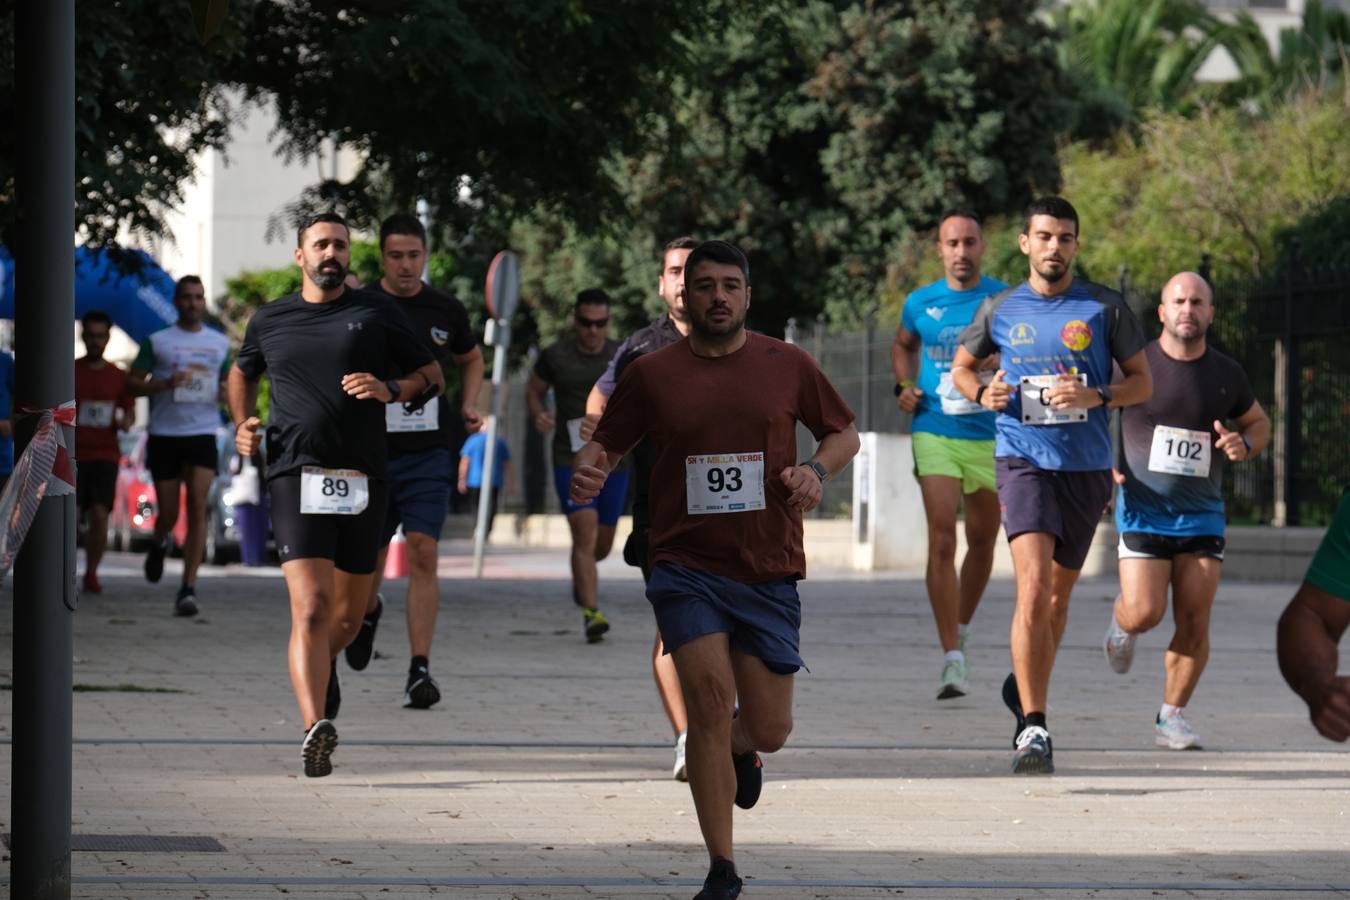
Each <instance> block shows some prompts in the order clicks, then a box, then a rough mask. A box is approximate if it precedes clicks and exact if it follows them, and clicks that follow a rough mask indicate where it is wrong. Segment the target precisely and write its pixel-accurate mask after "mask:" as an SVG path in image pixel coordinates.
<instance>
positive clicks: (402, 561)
mask: <svg viewBox="0 0 1350 900" xmlns="http://www.w3.org/2000/svg"><path fill="white" fill-rule="evenodd" d="M384 577H385V578H407V577H408V539H407V538H405V537H404V536H403V526H402V525H400V526H398V530H397V531H395V532H394V536H393V538H391V539H390V541H389V553H388V554H387V555H386V556H385V558H384Z"/></svg>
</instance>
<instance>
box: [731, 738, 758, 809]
mask: <svg viewBox="0 0 1350 900" xmlns="http://www.w3.org/2000/svg"><path fill="white" fill-rule="evenodd" d="M731 764H732V766H733V767H734V768H735V769H736V805H737V806H739V807H740V808H741V809H753V808H754V806H755V804H756V803H758V802H759V794H760V791H762V790H763V789H764V763H763V762H762V761H761V760H760V758H759V754H758V753H756V752H755V751H753V750H751V751H750V752H749V753H742V754H740V755H737V754H735V753H733V754H731Z"/></svg>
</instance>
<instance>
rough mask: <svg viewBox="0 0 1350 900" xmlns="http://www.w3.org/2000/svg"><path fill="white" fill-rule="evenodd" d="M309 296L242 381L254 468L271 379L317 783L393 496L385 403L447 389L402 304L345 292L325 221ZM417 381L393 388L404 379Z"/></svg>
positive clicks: (336, 247)
mask: <svg viewBox="0 0 1350 900" xmlns="http://www.w3.org/2000/svg"><path fill="white" fill-rule="evenodd" d="M297 243H298V244H299V246H298V247H297V248H296V251H295V260H296V262H297V263H299V264H300V268H301V271H302V272H303V273H304V281H303V284H302V286H301V289H300V293H298V294H291V295H289V296H286V297H282V298H281V299H279V300H274V301H272V302H271V303H268V304H266V305H265V306H263V307H262V308H261V309H259V310H258V311H257V312H256V313H254V314H253V317H252V318H251V319H250V320H249V323H248V327H247V329H246V331H245V333H244V343H243V346H242V347H241V348H240V350H239V356H238V357H237V358H236V360H235V364H234V366H233V367H232V368H231V369H230V376H229V399H230V413H231V415H232V416H233V418H234V422H235V443H236V445H237V446H238V449H239V453H240V455H242V456H252V455H254V454H255V453H257V452H258V449H259V447H260V446H262V445H263V443H264V442H263V437H264V434H263V433H262V432H260V428H261V427H262V423H261V422H260V420H259V419H258V418H257V416H256V414H255V410H256V401H257V383H258V379H259V378H260V377H261V376H262V375H263V374H264V373H266V374H267V375H268V377H269V378H270V380H271V411H270V413H269V415H268V421H267V425H266V428H265V435H266V478H267V487H268V492H269V494H270V495H271V512H272V533H273V535H274V536H275V538H276V543H277V551H278V553H279V554H280V556H281V568H282V571H283V572H284V573H285V576H286V587H287V589H288V590H289V592H290V600H291V640H290V651H289V654H290V668H291V682H292V684H293V685H294V687H295V696H296V700H297V701H298V703H299V706H300V715H301V717H302V718H303V721H304V725H305V738H304V742H303V744H302V745H301V756H302V758H303V760H304V767H305V774H306V775H308V776H311V777H316V776H320V775H327V774H329V773H330V772H332V770H333V764H332V761H331V759H330V757H331V756H332V753H333V750H334V749H335V748H336V747H337V729H336V728H334V726H333V723H332V721H331V720H332V719H334V718H336V716H337V711H338V705H339V704H340V703H341V697H340V695H339V694H338V693H337V690H336V687H337V684H336V681H335V680H334V679H331V678H330V677H329V676H330V674H331V672H332V671H333V661H334V660H335V659H336V658H337V654H338V653H339V652H340V651H341V650H342V648H343V647H345V646H346V645H347V644H348V643H349V642H350V641H351V639H352V638H353V637H354V636H355V634H356V631H357V629H358V627H359V626H360V622H361V614H362V612H363V611H364V610H365V608H366V600H367V598H368V597H369V596H370V582H371V577H372V573H373V572H374V571H375V557H376V553H377V552H378V550H379V539H380V529H381V527H382V526H383V524H384V514H385V504H386V498H387V490H386V487H385V458H386V455H387V448H386V445H385V438H384V429H383V425H384V416H385V411H384V408H383V404H388V403H392V402H394V401H396V400H398V401H403V402H412V401H415V400H416V399H417V398H419V397H421V396H423V392H424V391H425V390H426V388H427V387H428V386H429V385H431V386H434V387H435V388H436V390H437V391H439V390H440V389H441V388H442V387H443V386H444V379H443V376H442V374H441V370H440V366H438V365H437V364H436V362H435V360H434V359H432V357H431V354H430V353H428V352H427V350H426V349H425V348H424V347H423V346H422V342H421V341H420V340H418V338H417V336H416V335H415V334H414V333H413V330H412V324H411V323H410V322H409V321H408V318H407V316H406V315H405V314H404V313H403V311H402V309H400V308H399V307H398V306H397V305H396V304H394V303H392V302H390V301H389V300H388V299H386V298H384V297H381V296H379V295H377V294H373V293H371V292H369V291H363V290H354V289H351V288H348V287H346V285H345V284H344V283H343V279H344V277H345V276H346V274H347V265H348V261H349V259H350V244H349V237H348V230H347V225H346V223H345V222H344V221H343V220H342V218H341V217H340V216H338V215H336V214H334V213H324V214H322V215H319V216H316V217H315V218H313V219H311V220H310V221H309V222H308V223H307V224H306V225H304V226H302V227H301V228H300V231H299V234H298V238H297ZM405 373H406V375H405V377H398V378H396V377H391V376H396V375H404V374H405Z"/></svg>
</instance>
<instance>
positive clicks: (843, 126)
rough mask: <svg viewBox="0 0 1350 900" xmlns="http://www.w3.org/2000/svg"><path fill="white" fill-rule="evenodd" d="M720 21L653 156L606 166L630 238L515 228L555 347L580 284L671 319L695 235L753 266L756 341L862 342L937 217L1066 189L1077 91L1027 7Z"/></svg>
mask: <svg viewBox="0 0 1350 900" xmlns="http://www.w3.org/2000/svg"><path fill="white" fill-rule="evenodd" d="M723 21H724V27H722V28H720V29H708V30H703V31H697V30H695V31H690V32H688V33H687V34H684V35H682V36H681V37H682V39H683V40H687V41H689V42H690V46H689V48H688V50H687V52H688V54H689V55H690V56H691V57H692V58H694V59H697V60H698V62H699V65H698V68H697V70H696V71H694V72H692V73H690V74H688V75H687V76H685V77H683V78H680V79H676V80H674V81H672V82H671V83H670V86H669V97H670V100H669V108H670V113H669V115H668V116H666V117H665V118H664V119H663V120H662V121H659V122H657V123H655V124H654V125H653V132H652V133H653V137H654V140H655V142H656V143H657V144H659V145H660V149H659V150H656V151H652V152H648V153H644V154H640V155H627V156H620V157H618V158H615V159H613V160H612V161H611V163H610V166H611V171H612V172H613V173H614V178H615V180H616V181H618V182H620V183H622V184H624V185H625V192H624V197H625V201H626V210H625V213H624V215H623V216H622V217H620V221H622V222H623V223H624V224H623V225H622V226H619V227H611V228H608V229H596V228H586V227H579V226H574V225H572V224H569V223H567V222H565V221H561V220H559V219H557V218H550V217H549V216H547V215H545V216H542V217H533V218H531V219H528V220H523V221H521V222H518V223H517V224H516V226H515V231H513V232H512V235H513V240H514V241H515V243H516V246H517V249H520V250H521V251H522V252H523V253H524V254H525V256H524V259H525V268H526V273H525V281H526V284H527V287H528V288H529V289H528V290H527V291H526V292H525V296H526V298H527V302H530V303H532V304H533V305H534V307H535V308H536V310H538V320H539V325H540V326H541V332H542V335H543V337H544V338H549V337H551V336H552V334H551V333H550V331H551V329H552V328H553V327H554V325H555V324H556V323H561V322H563V321H565V316H566V314H567V308H566V305H567V304H569V303H570V301H571V293H572V292H574V291H575V290H576V289H577V288H578V287H583V286H586V285H585V284H582V283H578V282H577V281H576V280H573V279H572V278H571V277H570V276H569V273H573V272H580V273H585V276H584V277H586V278H600V279H603V281H602V282H601V283H602V286H605V287H606V288H607V289H610V290H611V293H614V292H615V291H617V292H618V294H619V296H621V297H624V298H629V297H631V298H632V300H631V301H630V302H631V303H633V304H637V303H641V304H642V309H643V312H644V313H651V312H655V311H659V301H656V300H655V290H654V288H655V284H656V276H657V272H658V265H659V248H660V246H661V245H662V244H663V243H664V242H665V241H666V240H667V239H669V238H670V237H673V236H675V235H678V234H683V233H694V234H695V235H696V236H698V237H701V238H712V237H719V238H725V239H728V240H731V241H734V242H736V243H737V244H739V245H740V246H742V248H744V249H745V250H746V252H747V253H748V254H749V256H750V260H751V280H752V283H753V287H754V302H753V303H752V304H751V312H750V315H751V324H752V326H753V327H756V328H759V329H762V330H764V331H766V332H769V333H781V332H782V330H783V326H784V323H785V322H786V321H787V319H788V318H789V317H794V316H795V317H807V318H810V317H814V316H815V315H816V313H817V312H819V311H821V310H822V309H823V310H827V311H828V313H829V315H830V316H831V317H832V318H833V319H834V320H835V321H837V322H841V323H856V322H857V321H859V320H861V318H862V316H863V314H864V312H865V310H866V309H867V308H868V307H869V306H871V305H872V304H874V303H875V302H877V299H878V296H879V294H881V293H883V292H885V291H886V290H887V284H888V282H892V283H893V282H895V281H897V280H901V279H904V278H905V277H906V276H907V275H908V274H909V270H908V267H907V260H908V258H909V257H908V256H907V254H908V253H909V243H910V242H911V241H913V240H914V236H915V235H916V234H918V233H920V232H921V231H923V230H925V229H928V228H930V227H931V226H932V225H933V224H934V223H935V220H936V219H937V217H938V216H939V214H940V213H941V211H942V209H943V208H945V207H946V206H948V205H952V204H967V205H971V206H974V207H975V208H977V209H980V210H982V211H987V212H992V211H999V210H1004V209H1007V208H1009V207H1013V208H1016V207H1020V206H1021V205H1022V204H1023V203H1024V202H1025V201H1026V200H1027V199H1029V197H1030V196H1031V194H1032V193H1033V192H1034V191H1036V190H1040V189H1050V188H1053V187H1055V186H1057V184H1058V168H1057V165H1056V162H1055V154H1054V147H1055V133H1056V131H1057V126H1058V125H1059V123H1061V122H1062V121H1063V120H1064V119H1065V117H1066V116H1067V115H1068V106H1067V103H1066V102H1065V98H1066V97H1067V95H1068V89H1067V87H1066V85H1065V84H1064V82H1063V81H1062V80H1061V79H1060V77H1059V73H1058V70H1057V69H1056V67H1055V61H1054V48H1053V42H1052V40H1051V33H1050V32H1049V30H1048V28H1047V27H1046V26H1045V24H1044V23H1043V22H1042V21H1041V20H1040V19H1039V18H1038V17H1037V16H1036V15H1035V12H1034V9H1032V8H1030V7H1029V6H1028V5H1027V4H1025V3H1021V2H1011V0H1004V2H976V0H954V2H939V0H919V2H911V3H905V4H899V3H857V2H829V0H808V2H802V3H789V2H770V3H760V4H746V5H729V6H728V8H727V9H726V12H725V15H724V16H723ZM1010 72H1011V73H1015V77H1009V73H1010ZM927 249H931V248H925V250H927ZM536 252H541V253H543V254H544V255H545V257H546V258H547V259H548V260H549V261H548V262H546V263H544V262H538V263H536V262H532V261H530V259H529V257H530V256H531V255H533V254H534V253H536ZM536 265H538V266H540V268H539V272H540V273H541V274H540V277H538V278H535V277H533V276H531V275H530V272H531V271H533V267H534V266H536ZM634 277H635V278H636V280H635V281H633V280H630V279H632V278H634ZM551 285H556V287H553V286H551Z"/></svg>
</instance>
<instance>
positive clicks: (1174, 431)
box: [1148, 425, 1211, 478]
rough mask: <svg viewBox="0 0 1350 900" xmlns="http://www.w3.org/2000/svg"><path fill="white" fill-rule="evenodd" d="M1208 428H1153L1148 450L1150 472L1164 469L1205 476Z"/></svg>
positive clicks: (1208, 458) (1193, 475)
mask: <svg viewBox="0 0 1350 900" xmlns="http://www.w3.org/2000/svg"><path fill="white" fill-rule="evenodd" d="M1209 440H1210V439H1209V432H1208V431H1191V430H1190V429H1187V428H1173V427H1172V426H1170V425H1155V426H1154V427H1153V445H1152V446H1151V447H1150V448H1149V453H1148V470H1149V471H1150V472H1167V473H1169V474H1172V475H1188V476H1191V477H1193V478H1208V477H1209V465H1210V451H1211V448H1210V443H1209Z"/></svg>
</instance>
